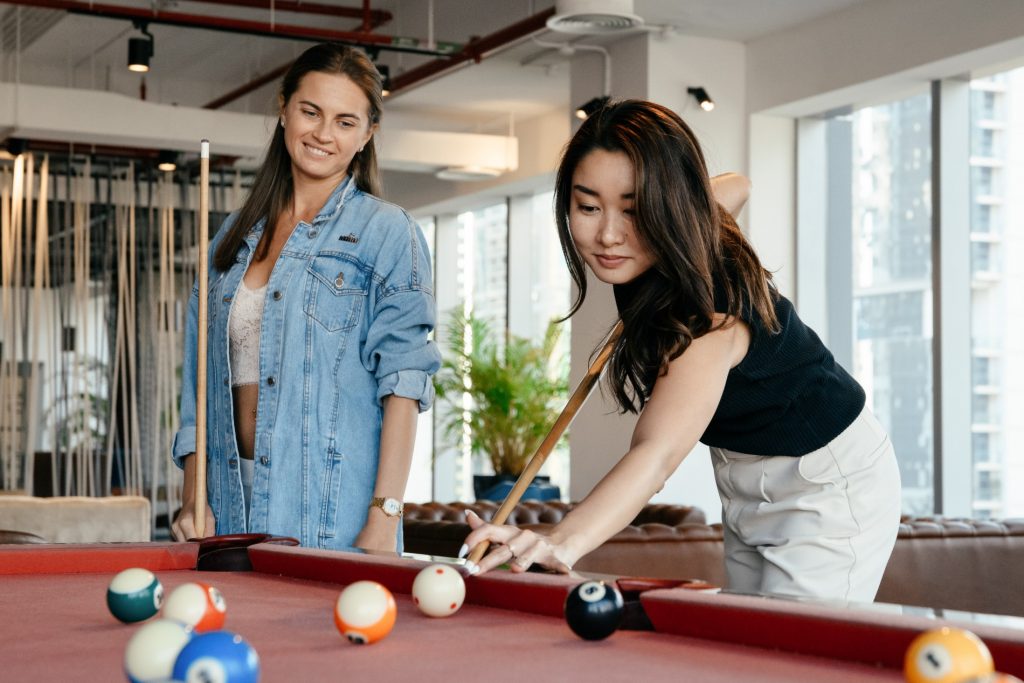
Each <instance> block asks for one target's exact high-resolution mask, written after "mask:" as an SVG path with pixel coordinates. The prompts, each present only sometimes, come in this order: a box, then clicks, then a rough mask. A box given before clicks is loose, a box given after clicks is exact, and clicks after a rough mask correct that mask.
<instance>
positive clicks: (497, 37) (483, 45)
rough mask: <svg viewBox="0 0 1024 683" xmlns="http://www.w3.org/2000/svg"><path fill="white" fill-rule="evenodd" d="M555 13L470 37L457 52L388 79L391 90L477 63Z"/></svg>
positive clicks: (534, 29)
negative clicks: (470, 62)
mask: <svg viewBox="0 0 1024 683" xmlns="http://www.w3.org/2000/svg"><path fill="white" fill-rule="evenodd" d="M554 14H555V9H554V8H551V9H548V10H545V11H544V12H540V13H538V14H534V15H532V16H530V17H527V18H526V19H523V20H522V21H519V22H517V23H515V24H512V25H511V26H506V27H505V28H503V29H501V30H499V31H495V32H494V33H491V34H489V35H486V36H484V37H483V38H477V39H476V40H471V41H470V42H469V43H467V44H466V46H465V47H463V48H462V50H461V51H460V52H456V53H455V54H453V55H450V56H448V57H445V58H442V59H434V60H432V61H429V62H427V63H426V64H423V65H421V66H418V67H416V68H414V69H409V70H408V71H406V72H404V73H401V74H399V75H397V76H394V77H393V78H392V79H391V92H392V93H395V92H398V91H399V90H402V89H403V88H408V87H410V86H411V85H413V84H414V83H418V82H420V81H423V80H426V79H427V78H430V77H431V76H435V75H437V74H439V73H441V72H442V71H447V70H448V69H450V68H452V67H454V66H455V65H457V64H461V63H463V62H468V61H469V60H473V61H474V62H477V63H479V62H480V60H481V59H483V58H484V57H485V56H487V54H488V53H489V52H493V51H494V50H496V49H498V48H499V47H504V46H505V45H507V44H509V43H511V42H514V41H516V40H519V39H520V38H525V37H526V36H529V35H530V34H533V33H536V32H537V31H540V30H542V29H544V27H545V26H546V25H547V20H548V17H550V16H553V15H554Z"/></svg>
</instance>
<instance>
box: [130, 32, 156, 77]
mask: <svg viewBox="0 0 1024 683" xmlns="http://www.w3.org/2000/svg"><path fill="white" fill-rule="evenodd" d="M136 28H138V29H139V30H140V31H142V35H144V36H146V37H145V38H129V39H128V70H129V71H136V72H138V73H146V72H147V71H149V60H150V58H152V56H153V34H152V33H150V32H149V31H147V30H146V25H145V24H136Z"/></svg>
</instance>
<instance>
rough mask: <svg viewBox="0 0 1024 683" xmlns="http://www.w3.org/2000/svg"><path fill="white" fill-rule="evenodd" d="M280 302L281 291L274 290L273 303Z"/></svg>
mask: <svg viewBox="0 0 1024 683" xmlns="http://www.w3.org/2000/svg"><path fill="white" fill-rule="evenodd" d="M280 300H281V290H278V289H275V290H274V301H280Z"/></svg>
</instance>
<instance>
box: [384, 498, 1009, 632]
mask: <svg viewBox="0 0 1024 683" xmlns="http://www.w3.org/2000/svg"><path fill="white" fill-rule="evenodd" d="M466 509H472V510H473V511H474V512H476V513H477V514H479V515H480V516H481V517H482V518H483V519H486V520H490V519H491V518H492V517H493V515H494V513H495V512H496V511H497V509H498V505H497V504H495V503H492V502H487V501H479V502H475V503H450V504H445V503H424V504H412V503H407V504H406V507H405V518H404V523H403V528H404V535H405V549H406V551H407V552H412V553H422V554H427V555H443V556H448V557H452V556H454V555H456V554H457V553H458V550H459V548H460V547H461V545H462V543H463V541H464V539H465V537H466V534H468V533H469V525H468V524H466V522H465V510H466ZM570 509H571V505H569V504H566V503H561V502H546V503H542V502H536V501H526V502H522V503H520V504H519V505H517V506H516V508H515V509H514V510H513V512H512V514H511V515H510V517H509V520H508V523H509V524H514V525H516V526H522V527H525V528H528V529H534V530H540V531H543V530H545V529H548V528H550V527H551V526H553V525H554V524H556V523H557V522H558V521H559V520H561V518H562V517H563V516H564V515H565V514H566V513H567V512H568V511H569V510H570ZM722 555H723V542H722V527H721V525H720V524H707V523H706V520H705V516H704V513H703V512H702V511H701V510H700V509H698V508H694V507H689V506H684V505H647V506H645V507H644V509H643V510H642V511H641V512H640V514H639V515H638V516H637V518H636V519H634V520H633V522H632V523H631V524H630V525H629V526H627V527H626V528H625V529H623V530H622V531H620V532H619V533H617V534H616V535H615V536H613V537H612V538H610V539H608V541H606V542H605V543H604V544H603V545H601V547H599V548H597V549H596V550H594V551H593V552H592V553H590V554H589V555H587V556H586V557H583V558H581V559H580V561H579V562H578V563H577V565H576V567H575V568H576V569H578V570H579V571H583V572H593V573H600V574H613V575H621V576H644V577H657V578H677V579H701V580H704V581H707V582H709V583H713V584H716V585H719V586H724V585H725V572H724V567H723V560H722ZM1022 567H1024V519H1018V520H1004V521H992V520H974V519H942V518H934V517H905V518H904V519H903V520H902V522H901V524H900V531H899V536H898V538H897V541H896V547H895V549H894V550H893V554H892V557H891V558H890V560H889V565H888V567H887V568H886V572H885V575H884V576H883V578H882V585H881V587H880V589H879V592H878V598H877V599H878V601H880V602H891V603H899V604H904V605H918V606H925V607H934V608H942V609H947V610H964V611H970V612H987V613H992V614H1010V615H1016V616H1024V584H1022V583H1021V581H1020V576H1021V571H1022Z"/></svg>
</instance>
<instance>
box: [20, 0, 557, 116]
mask: <svg viewBox="0 0 1024 683" xmlns="http://www.w3.org/2000/svg"><path fill="white" fill-rule="evenodd" d="M0 1H2V0H0ZM554 13H555V10H554V9H549V10H547V11H545V12H540V13H539V14H534V15H532V16H529V17H527V18H526V19H523V20H522V21H520V22H517V23H515V24H512V25H511V26H507V27H505V28H503V29H501V30H499V31H495V32H494V33H491V34H489V35H486V36H484V37H483V38H478V39H476V40H472V41H470V42H469V43H467V44H466V45H465V46H464V47H463V48H462V50H461V51H459V52H455V53H453V54H451V55H450V56H448V57H445V58H441V59H435V60H434V61H431V62H427V63H426V64H423V65H421V66H418V67H416V68H414V69H410V70H409V71H406V72H405V73H403V74H401V75H399V76H395V77H393V78H392V79H391V95H392V96H393V95H394V94H395V93H396V92H398V91H399V90H401V89H406V90H407V89H409V88H410V87H412V86H413V85H414V84H416V83H419V82H421V81H425V80H427V79H429V78H432V77H437V76H439V75H440V74H441V73H442V72H444V71H447V70H448V69H450V68H453V67H455V66H457V65H459V64H462V63H465V62H468V61H469V60H473V61H474V62H477V63H479V62H480V61H481V60H482V59H484V58H485V57H487V56H488V54H489V53H492V52H494V51H495V50H496V49H498V48H500V47H504V46H505V45H508V44H509V43H512V42H515V41H516V40H520V39H522V38H526V37H528V36H530V35H531V34H533V33H536V32H537V31H541V30H544V29H545V28H546V24H545V22H546V21H547V19H548V17H550V16H553V15H554ZM289 66H291V62H289V63H287V64H282V65H281V66H279V67H277V68H276V69H274V70H273V71H269V72H267V73H265V74H263V75H261V76H258V77H257V78H255V79H253V80H252V81H249V82H248V83H246V84H245V85H241V86H239V87H238V88H235V89H234V90H232V91H231V92H229V93H226V94H224V95H221V96H220V97H218V98H217V99H215V100H211V101H210V102H208V103H206V104H205V105H203V107H204V108H206V109H219V108H221V107H223V106H224V105H225V104H228V103H229V102H233V101H235V100H237V99H238V98H239V97H242V96H244V95H248V94H249V93H251V92H252V91H254V90H256V89H257V88H260V87H262V86H264V85H266V84H267V83H270V82H271V81H274V80H276V79H277V78H279V77H281V76H283V75H284V73H285V72H286V71H287V70H288V67H289Z"/></svg>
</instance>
